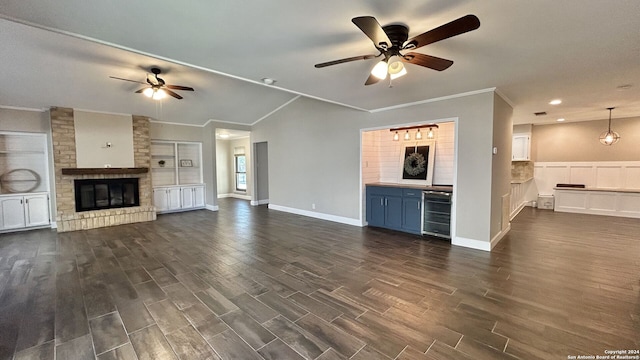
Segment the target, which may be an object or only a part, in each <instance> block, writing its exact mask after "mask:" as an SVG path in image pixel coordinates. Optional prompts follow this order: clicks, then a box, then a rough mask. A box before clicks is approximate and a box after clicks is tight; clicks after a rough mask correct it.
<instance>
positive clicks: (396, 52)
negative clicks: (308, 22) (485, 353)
mask: <svg viewBox="0 0 640 360" xmlns="http://www.w3.org/2000/svg"><path fill="white" fill-rule="evenodd" d="M351 21H352V22H353V23H354V24H355V25H356V26H357V27H358V28H359V29H360V30H362V32H363V33H364V34H365V35H367V36H368V37H369V39H371V41H372V42H373V46H375V48H376V50H378V52H379V54H378V55H360V56H353V57H349V58H344V59H338V60H333V61H327V62H324V63H320V64H316V65H315V67H316V68H323V67H327V66H331V65H337V64H343V63H346V62H351V61H357V60H368V59H373V58H377V57H380V56H384V59H383V60H382V61H380V62H378V63H377V64H376V65H375V66H374V67H373V69H372V70H371V75H370V76H369V78H368V79H367V81H366V82H365V85H371V84H375V83H377V82H379V81H380V80H384V79H386V78H387V74H389V75H390V77H391V79H392V80H393V79H397V78H399V77H401V76H403V75H406V74H407V70H406V68H405V66H404V64H403V63H409V64H414V65H418V66H422V67H426V68H430V69H433V70H437V71H443V70H446V69H448V68H449V67H450V66H451V65H453V61H451V60H447V59H442V58H439V57H435V56H430V55H425V54H421V53H416V52H408V53H404V54H403V53H402V52H403V51H405V50H414V49H418V48H420V47H422V46H425V45H429V44H433V43H435V42H438V41H441V40H444V39H448V38H450V37H453V36H456V35H460V34H463V33H466V32H469V31H472V30H475V29H477V28H479V27H480V20H478V18H477V17H476V16H475V15H466V16H463V17H461V18H459V19H456V20H453V21H451V22H448V23H446V24H444V25H442V26H439V27H437V28H435V29H432V30H429V31H427V32H425V33H422V34H420V35H418V36H415V37H413V38H411V39H409V28H408V27H407V26H404V25H398V24H394V25H387V26H384V27H383V26H380V24H379V23H378V20H376V18H374V17H373V16H359V17H355V18H353V19H351ZM392 59H394V60H392Z"/></svg>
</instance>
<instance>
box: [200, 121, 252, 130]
mask: <svg viewBox="0 0 640 360" xmlns="http://www.w3.org/2000/svg"><path fill="white" fill-rule="evenodd" d="M211 122H219V123H224V124H233V125H241V126H246V127H248V128H251V124H245V123H239V122H235V121H224V120H216V119H209V120H207V122H206V123H204V125H202V126H203V127H205V126H207V125H209V123H211ZM236 130H237V129H236ZM240 131H249V130H240Z"/></svg>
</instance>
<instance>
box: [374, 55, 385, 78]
mask: <svg viewBox="0 0 640 360" xmlns="http://www.w3.org/2000/svg"><path fill="white" fill-rule="evenodd" d="M387 67H388V66H387V63H386V62H385V61H384V60H382V61H380V62H379V63H377V64H376V66H374V67H373V69H371V75H373V76H375V77H377V78H378V79H380V80H384V79H386V78H387Z"/></svg>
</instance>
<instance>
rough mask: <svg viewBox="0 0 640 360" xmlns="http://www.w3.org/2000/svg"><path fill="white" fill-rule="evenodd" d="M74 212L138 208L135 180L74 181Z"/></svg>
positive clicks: (138, 200)
mask: <svg viewBox="0 0 640 360" xmlns="http://www.w3.org/2000/svg"><path fill="white" fill-rule="evenodd" d="M74 185H75V197H76V212H82V211H89V210H104V209H113V208H123V207H131V206H140V195H139V190H138V179H137V178H121V179H85V180H74Z"/></svg>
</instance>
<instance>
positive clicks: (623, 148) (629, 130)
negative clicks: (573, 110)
mask: <svg viewBox="0 0 640 360" xmlns="http://www.w3.org/2000/svg"><path fill="white" fill-rule="evenodd" d="M614 113H615V110H614ZM608 122H609V120H608V118H607V120H596V121H583V122H573V123H559V124H551V125H535V126H533V134H532V144H531V155H532V157H533V160H535V161H540V162H552V161H637V160H640V117H634V118H626V119H613V120H612V121H611V129H612V130H614V131H616V132H617V133H618V134H620V141H619V142H618V143H617V144H615V145H612V146H605V145H602V144H600V141H599V140H598V137H599V136H600V133H602V132H604V131H606V130H607V127H608Z"/></svg>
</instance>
